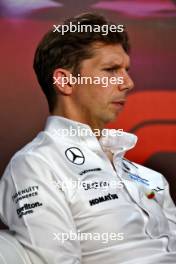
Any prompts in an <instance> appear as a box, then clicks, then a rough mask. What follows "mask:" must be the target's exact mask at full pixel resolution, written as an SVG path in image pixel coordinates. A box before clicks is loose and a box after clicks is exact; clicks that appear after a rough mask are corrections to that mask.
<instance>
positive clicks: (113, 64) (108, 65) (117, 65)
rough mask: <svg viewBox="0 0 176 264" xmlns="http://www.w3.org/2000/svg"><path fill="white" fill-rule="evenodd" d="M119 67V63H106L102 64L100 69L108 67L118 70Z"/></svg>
mask: <svg viewBox="0 0 176 264" xmlns="http://www.w3.org/2000/svg"><path fill="white" fill-rule="evenodd" d="M120 66H121V63H112V62H109V63H108V62H107V63H104V64H102V67H109V68H114V69H115V68H119V67H120Z"/></svg>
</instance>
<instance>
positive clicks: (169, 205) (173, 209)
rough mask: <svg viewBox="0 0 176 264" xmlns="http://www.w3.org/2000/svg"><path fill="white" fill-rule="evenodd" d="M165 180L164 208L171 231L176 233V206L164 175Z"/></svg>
mask: <svg viewBox="0 0 176 264" xmlns="http://www.w3.org/2000/svg"><path fill="white" fill-rule="evenodd" d="M163 180H164V203H163V210H164V213H165V215H166V217H167V218H168V220H169V224H170V228H171V231H172V232H173V233H174V234H175V235H176V206H175V204H174V202H173V200H172V198H171V195H170V188H169V183H168V181H167V180H166V178H165V177H164V176H163Z"/></svg>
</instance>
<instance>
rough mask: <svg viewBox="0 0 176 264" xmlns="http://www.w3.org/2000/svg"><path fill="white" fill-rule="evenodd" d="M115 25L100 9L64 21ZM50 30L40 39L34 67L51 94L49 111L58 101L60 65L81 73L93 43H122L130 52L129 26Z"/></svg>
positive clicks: (40, 81)
mask: <svg viewBox="0 0 176 264" xmlns="http://www.w3.org/2000/svg"><path fill="white" fill-rule="evenodd" d="M78 22H79V24H80V25H91V26H93V25H99V26H103V25H109V26H110V25H112V24H113V23H112V22H109V21H108V20H106V19H105V17H104V16H102V15H99V14H96V13H84V14H81V15H79V16H75V17H73V18H70V19H67V20H65V21H64V22H63V25H69V24H70V23H72V24H73V25H78ZM53 31H54V30H53V29H52V30H50V31H49V32H48V33H47V34H46V35H44V37H43V38H42V40H41V42H40V43H39V45H38V47H37V49H36V52H35V57H34V63H33V67H34V70H35V73H36V75H37V79H38V82H39V84H40V86H41V88H42V90H43V92H44V94H45V96H46V98H47V101H48V105H49V111H50V112H51V113H52V112H53V110H54V109H55V106H56V104H57V93H56V90H55V88H54V85H53V72H54V70H55V69H57V68H64V69H67V70H71V71H72V74H76V73H77V74H78V73H79V70H80V66H81V62H82V61H83V60H85V59H88V58H91V57H92V56H93V52H92V49H91V47H92V44H94V43H95V42H102V43H104V44H121V45H122V47H123V49H124V50H125V52H126V53H129V42H128V35H127V32H126V30H124V31H123V32H111V31H108V34H107V35H103V34H102V32H101V31H100V32H94V31H93V32H71V31H68V32H66V33H65V34H61V33H59V32H53Z"/></svg>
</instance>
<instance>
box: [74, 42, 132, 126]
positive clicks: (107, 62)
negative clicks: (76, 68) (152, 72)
mask: <svg viewBox="0 0 176 264" xmlns="http://www.w3.org/2000/svg"><path fill="white" fill-rule="evenodd" d="M93 51H94V56H93V57H92V58H91V59H86V60H84V61H83V62H82V64H81V70H80V75H81V76H85V77H92V79H94V78H95V77H100V78H103V77H108V80H110V78H111V77H116V78H117V77H123V84H114V83H110V81H109V83H108V85H107V87H105V85H103V83H101V84H89V83H88V84H85V83H84V84H76V85H75V87H74V91H73V94H72V96H73V99H74V101H75V102H76V103H77V105H79V107H80V111H81V112H82V113H83V112H84V114H85V116H86V117H87V118H88V119H90V120H95V122H96V121H98V122H102V123H107V122H110V121H113V120H114V119H115V118H116V117H117V115H118V114H119V113H120V112H121V110H122V109H123V106H124V104H125V101H126V99H127V98H126V97H127V93H128V92H129V91H130V90H131V89H132V88H133V85H134V84H133V81H132V79H131V78H130V76H129V74H128V69H129V64H130V59H129V56H128V54H127V53H126V52H125V51H124V49H123V47H122V46H121V45H120V44H113V45H107V44H102V43H96V44H94V45H93ZM103 86H104V87H103Z"/></svg>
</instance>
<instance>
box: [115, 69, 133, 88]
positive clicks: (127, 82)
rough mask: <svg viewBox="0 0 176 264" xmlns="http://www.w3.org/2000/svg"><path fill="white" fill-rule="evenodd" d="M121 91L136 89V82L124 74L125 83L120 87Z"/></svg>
mask: <svg viewBox="0 0 176 264" xmlns="http://www.w3.org/2000/svg"><path fill="white" fill-rule="evenodd" d="M118 88H119V90H126V89H127V90H128V91H131V90H132V89H133V88H134V82H133V80H132V78H131V77H130V76H129V74H128V73H127V72H126V73H123V83H122V84H120V85H119V86H118Z"/></svg>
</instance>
